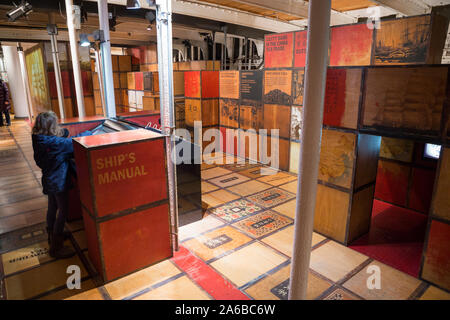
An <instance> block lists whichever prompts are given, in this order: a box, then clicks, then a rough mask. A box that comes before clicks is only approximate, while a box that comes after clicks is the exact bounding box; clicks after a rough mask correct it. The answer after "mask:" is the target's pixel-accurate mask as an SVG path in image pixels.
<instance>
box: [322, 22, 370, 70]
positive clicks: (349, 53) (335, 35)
mask: <svg viewBox="0 0 450 320" xmlns="http://www.w3.org/2000/svg"><path fill="white" fill-rule="evenodd" d="M372 40H373V30H372V29H369V28H368V27H367V25H366V24H365V23H364V24H358V25H350V26H342V27H334V28H332V29H331V49H330V66H366V65H370V60H371V54H372Z"/></svg>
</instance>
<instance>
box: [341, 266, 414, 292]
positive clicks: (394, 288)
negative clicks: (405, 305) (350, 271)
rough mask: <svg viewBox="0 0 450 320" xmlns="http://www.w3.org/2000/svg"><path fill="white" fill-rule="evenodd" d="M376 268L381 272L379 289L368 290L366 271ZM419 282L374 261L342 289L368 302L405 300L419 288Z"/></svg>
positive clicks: (367, 274) (368, 274)
mask: <svg viewBox="0 0 450 320" xmlns="http://www.w3.org/2000/svg"><path fill="white" fill-rule="evenodd" d="M371 266H378V267H379V268H380V271H381V289H368V288H367V279H368V277H369V276H370V275H371V274H372V273H368V272H367V269H368V268H369V267H371ZM420 283H421V281H420V280H419V279H416V278H413V277H411V276H410V275H407V274H406V273H403V272H400V271H398V270H395V269H394V268H391V267H389V266H387V265H385V264H383V263H381V262H378V261H374V262H372V263H371V264H369V265H368V266H367V267H365V268H364V269H362V270H361V271H360V272H358V273H357V274H356V275H354V276H353V277H351V278H350V279H349V280H348V281H346V282H345V283H344V285H343V286H344V287H345V288H346V289H348V290H350V291H352V292H354V293H356V294H357V295H359V296H361V297H363V298H364V299H368V300H405V299H408V297H409V296H410V295H411V294H412V293H413V292H414V291H415V290H416V289H417V288H418V287H419V285H420Z"/></svg>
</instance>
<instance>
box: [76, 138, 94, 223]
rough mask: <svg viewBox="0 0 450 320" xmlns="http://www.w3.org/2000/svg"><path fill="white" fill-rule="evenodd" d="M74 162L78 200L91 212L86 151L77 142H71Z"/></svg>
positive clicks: (90, 190)
mask: <svg viewBox="0 0 450 320" xmlns="http://www.w3.org/2000/svg"><path fill="white" fill-rule="evenodd" d="M73 150H74V155H75V162H76V164H77V178H78V184H79V187H80V201H81V203H82V204H83V205H84V206H85V207H86V208H87V209H88V210H89V211H90V212H91V213H92V214H93V212H94V205H93V199H92V188H91V184H90V179H89V168H88V159H87V151H86V149H84V148H83V147H82V146H81V145H80V144H79V143H77V142H73Z"/></svg>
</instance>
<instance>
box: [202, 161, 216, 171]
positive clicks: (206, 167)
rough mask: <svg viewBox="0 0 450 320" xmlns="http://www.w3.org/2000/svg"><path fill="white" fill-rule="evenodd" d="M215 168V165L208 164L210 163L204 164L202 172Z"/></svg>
mask: <svg viewBox="0 0 450 320" xmlns="http://www.w3.org/2000/svg"><path fill="white" fill-rule="evenodd" d="M215 166H216V165H215V164H208V163H204V162H202V164H201V170H202V171H203V170H208V169H211V168H214V167H215Z"/></svg>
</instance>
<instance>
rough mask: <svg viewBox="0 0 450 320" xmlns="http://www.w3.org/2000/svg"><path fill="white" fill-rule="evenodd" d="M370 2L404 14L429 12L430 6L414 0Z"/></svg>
mask: <svg viewBox="0 0 450 320" xmlns="http://www.w3.org/2000/svg"><path fill="white" fill-rule="evenodd" d="M371 1H372V2H374V3H376V4H378V5H380V6H383V7H387V8H390V9H393V10H395V11H398V12H399V13H401V14H404V15H406V16H416V15H420V14H425V13H430V12H431V7H430V6H428V5H427V4H425V3H424V2H423V1H416V0H371Z"/></svg>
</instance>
